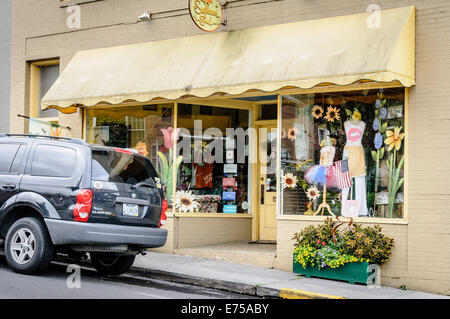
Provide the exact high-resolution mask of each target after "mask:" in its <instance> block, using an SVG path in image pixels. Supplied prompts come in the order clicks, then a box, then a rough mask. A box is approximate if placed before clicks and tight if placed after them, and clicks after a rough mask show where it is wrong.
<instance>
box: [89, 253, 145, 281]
mask: <svg viewBox="0 0 450 319" xmlns="http://www.w3.org/2000/svg"><path fill="white" fill-rule="evenodd" d="M90 255H91V263H92V266H94V268H95V269H96V270H97V271H98V272H99V273H100V274H102V275H108V276H118V275H121V274H123V273H126V272H127V271H128V270H130V268H131V266H133V263H134V260H135V258H136V255H127V256H117V255H115V254H113V253H106V254H102V253H91V254H90Z"/></svg>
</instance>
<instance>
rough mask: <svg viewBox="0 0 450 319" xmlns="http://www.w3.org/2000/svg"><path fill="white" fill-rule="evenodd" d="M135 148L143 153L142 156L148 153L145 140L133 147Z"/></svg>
mask: <svg viewBox="0 0 450 319" xmlns="http://www.w3.org/2000/svg"><path fill="white" fill-rule="evenodd" d="M133 149H135V150H136V151H138V153H139V154H141V155H142V156H147V155H148V151H147V144H145V143H144V142H138V143H137V144H136V146H135V147H133Z"/></svg>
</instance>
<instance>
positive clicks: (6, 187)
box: [2, 184, 16, 190]
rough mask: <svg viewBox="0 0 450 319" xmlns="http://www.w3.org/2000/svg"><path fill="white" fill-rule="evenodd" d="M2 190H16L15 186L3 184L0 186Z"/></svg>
mask: <svg viewBox="0 0 450 319" xmlns="http://www.w3.org/2000/svg"><path fill="white" fill-rule="evenodd" d="M2 188H3V189H10V190H13V189H16V184H5V185H3V186H2Z"/></svg>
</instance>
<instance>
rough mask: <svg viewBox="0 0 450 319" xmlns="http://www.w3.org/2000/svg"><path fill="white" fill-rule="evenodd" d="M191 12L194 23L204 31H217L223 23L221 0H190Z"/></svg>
mask: <svg viewBox="0 0 450 319" xmlns="http://www.w3.org/2000/svg"><path fill="white" fill-rule="evenodd" d="M189 12H190V14H191V18H192V20H193V21H194V23H195V24H196V25H197V26H198V27H199V28H200V29H202V30H203V31H207V32H212V31H216V30H217V29H218V28H219V27H220V24H221V23H222V18H223V9H222V4H221V3H220V0H189Z"/></svg>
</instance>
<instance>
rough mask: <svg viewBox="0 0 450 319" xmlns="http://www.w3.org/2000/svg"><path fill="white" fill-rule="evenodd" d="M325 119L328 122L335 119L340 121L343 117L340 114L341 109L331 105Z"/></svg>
mask: <svg viewBox="0 0 450 319" xmlns="http://www.w3.org/2000/svg"><path fill="white" fill-rule="evenodd" d="M325 119H326V120H327V121H328V122H334V120H337V121H339V120H340V119H341V116H340V115H339V110H338V109H337V108H335V107H332V106H329V107H328V108H327V116H325Z"/></svg>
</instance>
